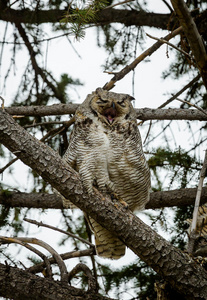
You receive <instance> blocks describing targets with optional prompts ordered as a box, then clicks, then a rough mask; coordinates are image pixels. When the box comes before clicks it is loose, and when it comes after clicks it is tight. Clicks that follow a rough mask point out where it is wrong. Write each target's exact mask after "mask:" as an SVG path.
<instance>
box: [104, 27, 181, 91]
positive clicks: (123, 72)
mask: <svg viewBox="0 0 207 300" xmlns="http://www.w3.org/2000/svg"><path fill="white" fill-rule="evenodd" d="M182 30H183V29H182V27H181V26H180V27H179V28H177V29H176V30H174V31H173V32H171V33H169V34H168V35H166V36H165V37H164V40H166V41H168V40H170V39H171V38H173V37H175V36H176V35H178V34H179V33H181V32H182ZM162 45H163V43H162V42H160V41H157V42H156V43H155V44H154V45H152V46H151V47H150V48H148V49H147V50H145V51H144V52H143V53H142V54H141V55H139V56H138V57H137V58H136V59H135V60H134V61H133V62H132V63H131V64H130V65H127V66H126V67H124V68H123V69H122V70H121V71H120V72H118V73H116V74H115V75H114V77H113V78H112V79H111V80H110V81H109V82H107V83H106V84H105V85H104V87H103V89H104V90H108V91H109V90H111V89H112V88H113V87H114V85H115V83H116V82H117V81H119V80H121V79H122V78H123V77H124V76H125V75H126V74H128V73H129V72H130V71H132V70H134V68H135V67H136V66H137V65H138V64H139V63H140V62H141V61H143V60H144V59H145V58H146V57H147V56H150V55H152V53H154V52H155V51H156V50H157V49H158V48H159V47H160V46H162Z"/></svg>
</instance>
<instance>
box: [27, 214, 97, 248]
mask: <svg viewBox="0 0 207 300" xmlns="http://www.w3.org/2000/svg"><path fill="white" fill-rule="evenodd" d="M24 221H26V222H29V223H31V224H35V225H37V226H38V227H39V226H40V227H46V228H50V229H52V230H55V231H59V232H61V233H64V234H67V235H69V236H71V237H73V238H75V239H77V240H79V241H81V242H83V243H85V244H87V245H89V246H90V247H95V246H94V244H92V243H90V242H88V241H87V240H85V239H83V238H81V237H79V236H76V235H75V234H73V233H71V232H68V231H65V230H62V229H59V228H57V227H54V226H51V225H48V224H44V223H42V222H38V221H36V220H31V219H27V218H24Z"/></svg>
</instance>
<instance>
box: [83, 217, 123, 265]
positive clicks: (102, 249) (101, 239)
mask: <svg viewBox="0 0 207 300" xmlns="http://www.w3.org/2000/svg"><path fill="white" fill-rule="evenodd" d="M88 220H89V224H90V227H91V229H92V230H93V232H94V235H95V244H96V252H97V254H98V255H99V256H101V257H104V258H110V259H119V258H121V257H122V256H124V254H125V248H126V246H125V245H124V244H123V243H122V242H121V241H120V240H119V239H118V238H116V237H115V236H113V234H112V233H111V232H110V231H108V230H107V229H105V228H103V227H102V226H101V225H100V224H98V223H97V222H96V221H95V220H94V219H92V218H90V217H89V218H88Z"/></svg>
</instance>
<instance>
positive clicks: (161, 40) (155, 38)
mask: <svg viewBox="0 0 207 300" xmlns="http://www.w3.org/2000/svg"><path fill="white" fill-rule="evenodd" d="M146 35H147V36H148V37H149V38H151V39H153V40H156V41H160V42H161V43H163V44H167V45H168V46H170V47H172V48H174V49H176V50H177V51H179V52H180V53H182V54H184V55H185V56H187V57H188V58H189V59H190V60H191V61H193V57H192V56H190V54H188V53H187V52H185V51H184V50H182V49H180V48H178V47H177V46H175V45H173V44H172V43H170V42H168V41H166V40H165V39H163V38H157V37H154V36H152V35H150V34H148V33H146Z"/></svg>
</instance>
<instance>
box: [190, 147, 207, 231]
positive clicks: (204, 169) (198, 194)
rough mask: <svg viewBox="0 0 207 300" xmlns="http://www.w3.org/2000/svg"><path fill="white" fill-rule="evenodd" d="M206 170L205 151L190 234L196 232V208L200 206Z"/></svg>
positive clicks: (206, 155) (206, 157) (206, 158)
mask: <svg viewBox="0 0 207 300" xmlns="http://www.w3.org/2000/svg"><path fill="white" fill-rule="evenodd" d="M206 170H207V150H206V151H205V158H204V163H203V167H202V169H201V173H200V179H199V184H198V190H197V194H196V200H195V206H194V211H193V221H192V225H191V232H192V231H195V230H196V223H197V216H198V208H199V206H200V198H201V192H202V186H203V181H204V178H205V176H206Z"/></svg>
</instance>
